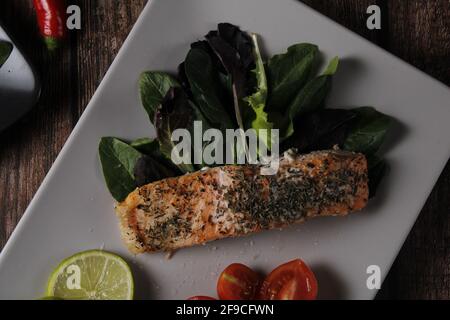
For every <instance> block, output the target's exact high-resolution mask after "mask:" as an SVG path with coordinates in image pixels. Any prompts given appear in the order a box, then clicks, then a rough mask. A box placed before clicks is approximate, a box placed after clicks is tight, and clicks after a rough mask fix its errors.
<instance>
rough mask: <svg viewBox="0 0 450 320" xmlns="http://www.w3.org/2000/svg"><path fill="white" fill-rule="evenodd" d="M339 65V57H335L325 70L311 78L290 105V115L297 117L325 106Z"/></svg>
mask: <svg viewBox="0 0 450 320" xmlns="http://www.w3.org/2000/svg"><path fill="white" fill-rule="evenodd" d="M338 65H339V58H338V57H335V58H334V59H333V60H331V62H330V63H329V65H328V67H327V69H326V70H325V72H324V73H323V74H322V75H320V76H318V77H316V78H314V79H312V80H310V81H309V82H308V83H307V84H306V85H305V86H304V87H303V88H302V89H301V90H300V91H299V93H298V94H297V96H296V97H295V99H294V100H293V101H292V103H291V104H290V105H289V117H290V118H291V119H295V118H296V117H297V116H299V115H301V114H305V113H307V112H312V111H314V110H315V109H316V108H319V107H324V101H325V98H326V97H327V95H328V94H329V93H330V91H331V82H332V81H331V80H332V77H333V75H334V74H335V73H336V71H337V68H338Z"/></svg>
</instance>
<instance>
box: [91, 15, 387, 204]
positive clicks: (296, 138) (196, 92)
mask: <svg viewBox="0 0 450 320" xmlns="http://www.w3.org/2000/svg"><path fill="white" fill-rule="evenodd" d="M319 58H320V51H319V48H318V47H317V46H316V45H314V44H310V43H300V44H294V45H292V46H290V47H289V48H288V49H287V51H286V52H284V53H281V54H277V55H275V56H273V57H271V58H270V59H268V60H265V59H264V58H263V55H262V53H261V51H260V49H259V45H258V39H257V36H256V35H255V34H249V33H247V32H244V31H242V30H240V29H239V27H237V26H235V25H232V24H230V23H220V24H219V25H218V28H217V30H213V31H210V32H209V33H208V34H207V35H206V36H205V38H204V40H200V41H197V42H194V43H192V44H191V48H190V50H189V52H188V54H187V56H186V59H185V60H184V61H183V62H182V63H181V64H180V65H179V67H178V73H177V74H176V75H173V74H169V73H165V72H160V71H147V72H144V73H143V74H142V75H141V77H140V81H139V86H140V94H141V100H142V104H143V106H144V108H145V110H146V112H147V114H148V116H149V119H150V122H151V123H152V124H153V125H154V127H155V128H156V132H157V139H155V140H151V139H147V138H143V139H138V140H136V141H132V142H126V141H123V140H121V139H118V138H112V137H105V138H102V140H101V142H100V146H99V154H100V160H101V164H102V167H103V173H104V176H105V180H106V184H107V186H108V189H109V190H110V192H111V194H112V196H113V197H114V198H115V199H116V200H117V201H122V200H124V199H125V198H126V196H127V195H128V194H129V193H130V192H132V191H133V190H134V189H135V188H136V187H139V186H142V185H144V184H147V183H150V182H152V181H156V180H160V179H163V178H167V177H173V176H177V175H181V174H183V173H186V172H192V171H196V170H199V169H201V166H199V165H194V164H181V165H178V166H176V165H175V164H173V163H172V162H171V160H170V159H171V158H170V156H171V150H172V148H173V147H174V143H173V142H172V140H171V135H172V132H173V131H174V130H175V129H178V128H184V129H188V130H192V128H193V123H194V121H196V120H197V121H202V124H203V126H202V127H203V130H206V129H208V128H216V129H219V130H225V129H237V128H241V129H244V130H247V129H249V128H253V129H255V130H256V131H257V132H259V130H261V129H267V130H271V129H279V132H280V144H281V148H280V151H281V152H283V151H285V150H288V149H290V148H296V149H297V150H298V151H299V152H301V153H306V152H310V151H314V150H324V149H331V148H333V147H334V146H335V145H338V146H339V147H340V148H342V149H344V150H349V151H354V152H362V153H364V154H365V155H366V156H367V158H368V160H369V167H370V168H369V180H370V190H371V193H372V195H373V194H374V192H375V190H376V185H377V184H378V182H379V181H380V179H381V177H382V176H383V174H384V172H385V169H386V163H385V161H384V160H383V159H382V158H380V157H379V156H378V155H377V153H378V150H379V148H380V146H381V144H382V142H383V140H384V139H385V136H386V132H387V130H388V128H389V126H390V123H391V119H390V117H389V116H387V115H385V114H382V113H381V112H378V111H376V110H375V109H374V108H372V107H360V108H356V109H350V110H349V109H329V108H325V106H326V98H327V96H328V94H329V93H330V90H331V85H332V78H333V75H334V74H335V73H336V72H337V70H338V66H339V58H337V57H336V58H334V59H332V60H331V61H330V62H329V64H328V66H327V67H326V69H325V71H324V72H322V73H321V74H318V72H317V70H318V69H319V68H320V63H319V61H320V59H319ZM269 136H270V135H269ZM258 138H259V139H260V140H263V141H261V142H263V143H265V144H266V146H267V147H268V148H269V149H270V146H271V141H270V139H268V138H266V135H259V136H258ZM190 156H192V155H190Z"/></svg>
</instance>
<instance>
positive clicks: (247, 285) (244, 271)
mask: <svg viewBox="0 0 450 320" xmlns="http://www.w3.org/2000/svg"><path fill="white" fill-rule="evenodd" d="M261 280H262V279H261V277H260V276H259V274H258V273H256V272H255V271H253V270H252V269H250V268H249V267H247V266H245V265H243V264H240V263H233V264H230V265H229V266H228V267H226V268H225V270H223V272H222V273H221V274H220V276H219V280H218V282H217V294H218V295H219V299H221V300H251V299H254V298H255V296H256V294H257V293H258V290H259V286H260V285H261Z"/></svg>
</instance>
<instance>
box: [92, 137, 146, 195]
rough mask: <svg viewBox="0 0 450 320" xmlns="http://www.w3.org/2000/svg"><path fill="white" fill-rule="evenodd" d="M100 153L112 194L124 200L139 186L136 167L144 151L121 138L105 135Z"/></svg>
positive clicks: (100, 146)
mask: <svg viewBox="0 0 450 320" xmlns="http://www.w3.org/2000/svg"><path fill="white" fill-rule="evenodd" d="M99 154H100V162H101V164H102V168H103V175H104V177H105V181H106V185H107V186H108V189H109V191H110V192H111V195H112V196H113V197H114V199H116V200H117V201H123V200H124V199H125V198H126V196H127V195H128V194H129V193H130V192H132V191H133V190H134V189H136V188H137V183H136V180H135V177H134V167H135V166H136V163H137V161H138V160H139V158H140V157H141V156H142V153H140V152H139V151H137V150H136V149H134V148H133V147H131V146H130V145H128V144H127V143H125V142H123V141H121V140H119V139H116V138H113V137H104V138H102V139H101V140H100V145H99Z"/></svg>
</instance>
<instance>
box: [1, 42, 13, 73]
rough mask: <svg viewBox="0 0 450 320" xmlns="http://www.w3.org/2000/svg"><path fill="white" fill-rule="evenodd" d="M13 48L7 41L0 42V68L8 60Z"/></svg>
mask: <svg viewBox="0 0 450 320" xmlns="http://www.w3.org/2000/svg"><path fill="white" fill-rule="evenodd" d="M12 49H13V46H12V44H11V43H9V42H7V41H0V67H1V66H3V64H4V63H5V62H6V60H8V58H9V55H10V54H11V51H12Z"/></svg>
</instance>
